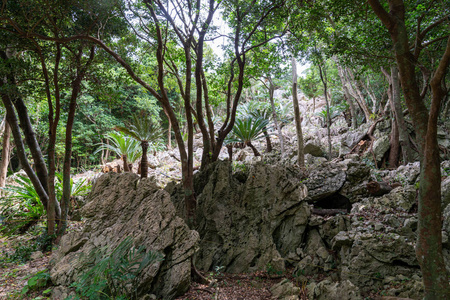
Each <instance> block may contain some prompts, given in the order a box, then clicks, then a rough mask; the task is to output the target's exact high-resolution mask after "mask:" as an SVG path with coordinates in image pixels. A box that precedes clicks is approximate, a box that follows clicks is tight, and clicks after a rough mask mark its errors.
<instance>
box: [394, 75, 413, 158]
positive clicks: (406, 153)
mask: <svg viewBox="0 0 450 300" xmlns="http://www.w3.org/2000/svg"><path fill="white" fill-rule="evenodd" d="M391 78H392V96H393V101H394V113H395V120H396V121H397V127H398V131H399V143H400V146H401V150H402V156H403V164H404V165H406V164H407V163H409V162H412V161H413V154H412V146H411V143H410V142H409V133H408V127H407V126H406V122H405V117H404V116H403V109H402V104H401V97H400V81H399V78H398V69H397V68H395V67H392V68H391Z"/></svg>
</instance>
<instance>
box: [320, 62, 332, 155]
mask: <svg viewBox="0 0 450 300" xmlns="http://www.w3.org/2000/svg"><path fill="white" fill-rule="evenodd" d="M319 74H320V80H321V81H322V84H323V93H324V96H325V103H326V108H327V136H328V160H331V159H332V153H331V128H330V127H331V116H330V102H329V101H328V84H327V73H326V70H325V67H322V62H319Z"/></svg>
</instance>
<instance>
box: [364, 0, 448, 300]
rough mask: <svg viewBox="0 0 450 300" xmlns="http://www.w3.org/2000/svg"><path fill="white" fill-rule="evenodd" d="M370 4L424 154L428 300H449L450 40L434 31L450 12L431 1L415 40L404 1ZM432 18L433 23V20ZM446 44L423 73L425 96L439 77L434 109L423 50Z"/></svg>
mask: <svg viewBox="0 0 450 300" xmlns="http://www.w3.org/2000/svg"><path fill="white" fill-rule="evenodd" d="M369 4H370V6H371V8H372V9H373V11H374V12H375V14H376V15H377V17H378V18H379V19H380V20H381V22H382V23H383V25H384V26H385V27H386V29H387V31H388V32H389V35H390V37H391V39H392V43H393V47H394V53H395V59H396V62H397V66H398V69H399V73H400V81H401V84H402V89H403V93H404V96H405V101H406V105H407V106H408V109H409V111H410V114H411V117H412V120H413V123H414V128H415V131H416V135H417V141H418V146H419V150H420V163H421V167H420V188H419V211H418V217H419V228H418V241H417V247H416V254H417V259H418V261H419V264H420V266H421V269H422V276H423V282H424V286H425V298H424V299H448V298H449V296H450V289H449V284H448V274H447V270H446V268H445V262H444V258H443V255H442V233H441V228H442V208H441V172H440V161H439V148H438V143H437V120H438V116H439V108H440V104H441V102H442V99H443V98H444V96H445V95H446V93H447V92H448V91H447V90H446V88H445V84H444V80H445V74H446V70H447V69H448V66H449V64H450V36H449V35H448V31H446V32H444V33H439V32H438V33H437V36H436V35H434V36H433V35H432V33H434V32H433V31H435V30H434V29H438V28H439V26H445V24H446V23H448V13H447V10H445V9H444V10H442V12H444V14H443V15H441V16H439V15H437V16H433V12H436V11H441V10H439V9H437V10H436V7H438V5H439V3H435V2H430V3H427V4H426V5H423V6H422V8H423V11H422V12H420V11H419V14H418V18H417V23H416V30H415V32H416V34H415V36H414V35H410V34H411V32H409V30H408V29H409V26H408V25H409V24H407V22H408V21H409V20H408V19H407V6H406V4H405V3H404V2H403V0H389V1H388V5H389V7H388V8H385V7H383V5H382V4H381V3H380V2H379V1H378V0H369ZM386 9H387V10H386ZM428 16H432V18H430V19H427V18H426V17H428ZM423 25H425V28H423V27H422V26H423ZM409 36H414V39H415V40H414V43H413V45H414V48H412V49H411V48H410V41H409ZM427 37H430V38H429V39H427ZM440 40H447V44H446V46H445V49H444V51H443V53H441V58H440V60H439V61H438V62H437V65H435V66H434V70H433V72H432V73H431V72H429V70H428V72H424V74H423V75H424V77H425V78H424V79H425V86H424V89H425V91H426V89H427V88H428V80H427V77H426V76H427V74H433V75H432V76H431V80H430V81H429V86H430V88H431V94H432V97H431V107H430V110H428V109H427V107H426V106H425V103H424V101H423V98H424V96H425V93H423V92H421V91H420V88H419V84H418V82H417V78H416V65H417V64H419V59H420V54H421V52H422V50H423V49H424V48H425V47H427V46H430V45H431V44H433V43H435V42H437V41H440ZM422 66H423V65H422Z"/></svg>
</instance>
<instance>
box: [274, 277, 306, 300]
mask: <svg viewBox="0 0 450 300" xmlns="http://www.w3.org/2000/svg"><path fill="white" fill-rule="evenodd" d="M270 292H271V293H272V297H273V299H278V300H298V299H299V298H298V295H299V293H300V288H299V287H296V286H295V285H294V284H293V283H292V282H291V281H290V280H289V279H284V280H282V281H280V282H279V283H277V284H274V285H273V286H272V287H271V288H270Z"/></svg>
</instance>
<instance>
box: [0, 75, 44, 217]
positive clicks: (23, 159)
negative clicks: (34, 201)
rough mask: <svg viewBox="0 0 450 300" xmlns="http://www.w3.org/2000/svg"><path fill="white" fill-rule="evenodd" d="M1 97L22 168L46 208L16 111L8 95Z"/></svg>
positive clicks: (42, 191)
mask: <svg viewBox="0 0 450 300" xmlns="http://www.w3.org/2000/svg"><path fill="white" fill-rule="evenodd" d="M3 86H4V83H3V80H0V87H3ZM1 97H2V101H3V104H4V106H5V108H6V120H7V122H8V123H9V125H10V126H11V133H12V135H13V137H14V144H15V145H16V152H17V157H18V158H19V161H20V164H21V165H22V168H23V170H24V171H25V173H26V174H27V176H28V178H30V180H31V183H32V184H33V187H34V189H35V190H36V193H37V194H38V196H39V200H41V203H42V205H43V206H44V208H45V209H46V210H47V204H48V194H47V192H46V190H45V189H44V187H43V186H42V183H41V181H40V180H39V178H38V177H37V175H36V173H35V172H34V170H33V168H31V166H30V164H29V162H28V158H27V155H26V152H25V146H24V144H23V140H22V134H21V133H20V127H19V121H18V120H17V117H16V112H15V111H14V106H13V104H12V102H11V99H10V97H9V95H7V94H4V93H2V94H1Z"/></svg>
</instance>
